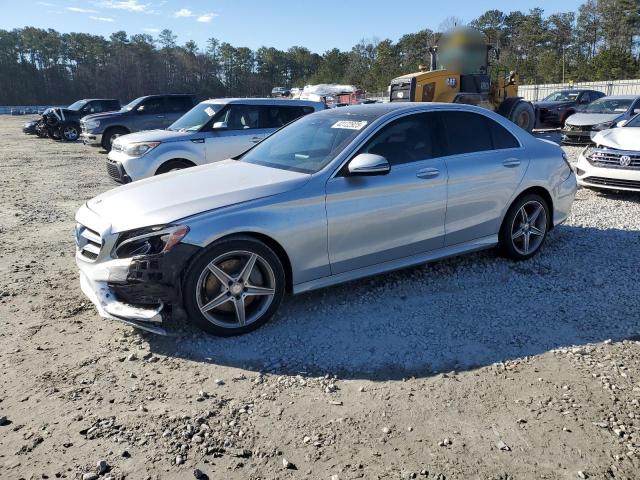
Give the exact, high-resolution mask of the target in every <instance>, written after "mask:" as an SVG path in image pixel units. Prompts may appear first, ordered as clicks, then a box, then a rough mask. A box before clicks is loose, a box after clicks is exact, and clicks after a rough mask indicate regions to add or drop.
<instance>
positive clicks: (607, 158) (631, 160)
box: [587, 149, 640, 170]
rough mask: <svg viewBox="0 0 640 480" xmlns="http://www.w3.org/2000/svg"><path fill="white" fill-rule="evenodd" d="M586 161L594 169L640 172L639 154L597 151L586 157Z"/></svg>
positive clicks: (619, 151)
mask: <svg viewBox="0 0 640 480" xmlns="http://www.w3.org/2000/svg"><path fill="white" fill-rule="evenodd" d="M587 161H588V162H589V163H590V164H591V165H593V166H594V167H600V168H617V169H622V170H640V152H625V151H622V150H608V149H607V150H605V149H597V150H594V151H593V152H592V153H591V154H590V155H589V156H588V157H587Z"/></svg>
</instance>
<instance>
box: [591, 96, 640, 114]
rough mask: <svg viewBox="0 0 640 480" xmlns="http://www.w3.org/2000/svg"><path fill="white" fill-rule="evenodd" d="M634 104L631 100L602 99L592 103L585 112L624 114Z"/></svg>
mask: <svg viewBox="0 0 640 480" xmlns="http://www.w3.org/2000/svg"><path fill="white" fill-rule="evenodd" d="M631 102H633V100H632V99H630V98H601V99H599V100H596V101H595V102H592V103H590V104H589V105H587V106H586V107H585V109H584V110H583V111H584V112H586V113H624V112H626V111H627V110H629V107H630V106H631Z"/></svg>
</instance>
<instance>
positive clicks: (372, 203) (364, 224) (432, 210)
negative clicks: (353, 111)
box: [326, 113, 447, 275]
mask: <svg viewBox="0 0 640 480" xmlns="http://www.w3.org/2000/svg"><path fill="white" fill-rule="evenodd" d="M432 119H433V114H432V113H420V114H411V115H408V116H404V117H402V118H400V119H397V120H394V121H391V122H390V123H388V124H387V125H385V126H383V127H382V128H381V129H380V130H379V131H378V132H377V133H376V134H374V136H373V137H372V138H371V139H370V140H368V141H367V143H366V144H365V145H364V147H362V148H361V149H360V150H359V151H358V153H373V154H377V155H382V156H383V157H385V158H386V159H387V161H389V163H390V165H391V170H390V172H389V173H388V174H386V175H379V176H363V177H360V176H349V175H348V173H345V172H346V169H343V170H344V172H341V173H340V174H338V175H337V176H335V177H334V178H331V179H330V180H329V181H328V182H327V186H326V193H327V199H326V205H327V223H328V239H329V260H330V262H331V272H332V274H334V275H335V274H338V273H341V272H345V271H349V270H354V269H358V268H363V267H367V266H371V265H375V264H378V263H383V262H387V261H391V260H397V259H400V258H403V257H409V256H412V255H416V254H419V253H423V252H428V251H430V250H435V249H438V248H441V247H442V246H443V243H444V219H445V212H446V206H447V169H446V165H445V163H444V161H443V160H442V158H439V146H438V142H437V140H436V139H437V135H436V128H435V124H434V123H433V122H432Z"/></svg>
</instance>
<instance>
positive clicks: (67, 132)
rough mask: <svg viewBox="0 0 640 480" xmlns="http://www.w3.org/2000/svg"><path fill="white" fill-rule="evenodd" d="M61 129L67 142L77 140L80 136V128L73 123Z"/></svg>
mask: <svg viewBox="0 0 640 480" xmlns="http://www.w3.org/2000/svg"><path fill="white" fill-rule="evenodd" d="M60 130H61V134H62V139H63V140H66V141H67V142H75V141H76V140H78V137H79V136H80V128H79V127H78V126H77V125H74V124H73V123H68V124H66V125H63V126H62V128H61V129H60Z"/></svg>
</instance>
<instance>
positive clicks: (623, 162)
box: [620, 155, 631, 167]
mask: <svg viewBox="0 0 640 480" xmlns="http://www.w3.org/2000/svg"><path fill="white" fill-rule="evenodd" d="M629 165H631V157H630V156H629V155H622V156H621V157H620V166H621V167H628V166H629Z"/></svg>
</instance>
